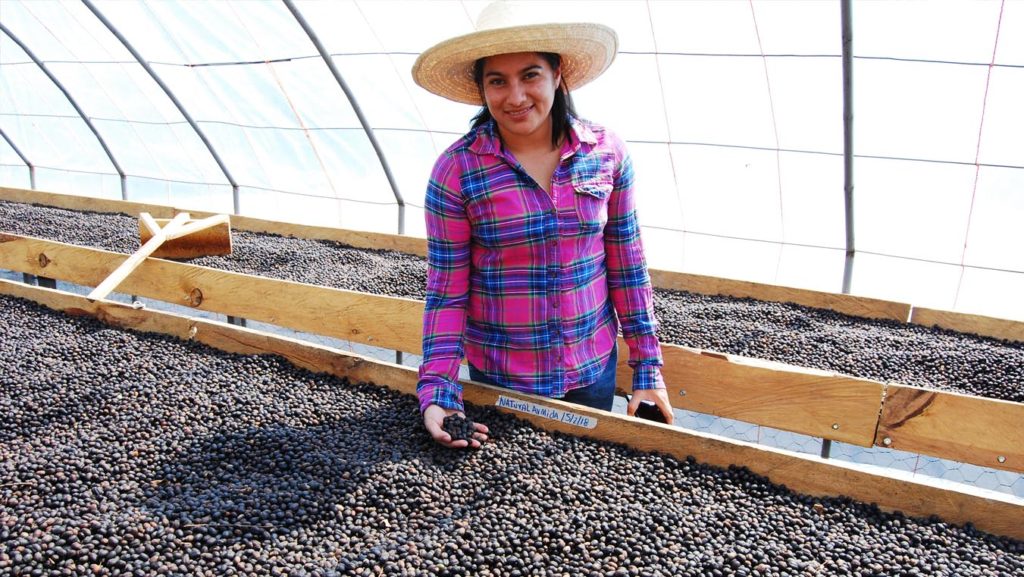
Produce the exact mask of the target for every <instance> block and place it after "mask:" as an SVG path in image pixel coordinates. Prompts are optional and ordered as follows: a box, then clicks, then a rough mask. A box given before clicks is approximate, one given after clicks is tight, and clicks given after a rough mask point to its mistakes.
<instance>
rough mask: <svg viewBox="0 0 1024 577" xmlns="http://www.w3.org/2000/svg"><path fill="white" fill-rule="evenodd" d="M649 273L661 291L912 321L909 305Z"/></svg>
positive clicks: (774, 286)
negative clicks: (779, 303) (754, 300)
mask: <svg viewBox="0 0 1024 577" xmlns="http://www.w3.org/2000/svg"><path fill="white" fill-rule="evenodd" d="M650 273H651V282H652V283H653V284H654V286H656V287H659V288H665V289H673V290H680V291H688V292H693V293H698V294H705V295H725V296H730V297H737V298H753V299H757V300H762V301H769V302H783V303H793V304H798V305H802V306H806V307H814V308H819V309H828V310H833V311H836V312H838V313H843V314H847V315H852V316H857V317H864V318H869V319H886V320H894V321H899V322H907V319H908V318H910V309H911V305H910V304H907V303H899V302H893V301H885V300H881V299H873V298H869V297H859V296H853V295H844V294H840V293H829V292H822V291H814V290H808V289H799V288H793V287H785V286H778V285H770V284H762V283H756V282H750V281H742V280H733V279H725V278H718V277H711V276H702V275H697V274H687V273H679V272H671V271H664V270H657V269H652V270H651V271H650Z"/></svg>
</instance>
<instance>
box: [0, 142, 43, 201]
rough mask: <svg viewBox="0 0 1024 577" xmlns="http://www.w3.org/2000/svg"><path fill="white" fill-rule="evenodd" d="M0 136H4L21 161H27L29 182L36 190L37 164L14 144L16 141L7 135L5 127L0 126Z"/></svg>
mask: <svg viewBox="0 0 1024 577" xmlns="http://www.w3.org/2000/svg"><path fill="white" fill-rule="evenodd" d="M0 136H2V137H4V141H5V142H7V144H8V145H9V146H10V147H11V149H12V150H14V153H15V154H17V155H18V158H20V159H21V161H22V162H24V163H25V166H27V167H28V180H29V184H30V185H31V187H32V190H35V189H36V167H35V165H34V164H32V162H30V161H29V159H28V157H27V156H25V155H24V154H23V153H22V152H21V149H19V148H18V145H17V144H14V141H13V140H11V137H10V136H7V133H6V132H4V129H3V128H0Z"/></svg>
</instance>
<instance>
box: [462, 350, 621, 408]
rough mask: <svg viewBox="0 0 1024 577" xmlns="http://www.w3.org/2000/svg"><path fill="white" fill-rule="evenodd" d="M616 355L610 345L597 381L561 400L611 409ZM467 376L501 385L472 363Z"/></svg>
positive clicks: (613, 397) (613, 399) (613, 396)
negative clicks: (605, 361)
mask: <svg viewBox="0 0 1024 577" xmlns="http://www.w3.org/2000/svg"><path fill="white" fill-rule="evenodd" d="M617 357H618V351H617V350H616V348H615V347H612V354H611V356H609V357H608V365H607V366H606V367H605V368H604V371H603V372H602V373H601V376H600V377H598V378H597V381H596V382H595V383H593V384H591V385H587V386H585V387H580V388H578V389H573V390H571V391H569V392H567V393H565V396H564V397H562V399H561V400H563V401H566V402H569V403H576V404H577V405H584V406H587V407H592V408H594V409H601V410H602V411H610V410H612V405H613V404H615V366H616V364H618V359H617ZM469 378H470V379H471V380H474V381H476V382H478V383H484V384H485V385H495V386H501V385H498V383H496V382H494V380H493V379H490V378H488V377H487V375H485V374H483V373H481V372H480V371H479V370H477V368H476V367H474V366H473V365H469Z"/></svg>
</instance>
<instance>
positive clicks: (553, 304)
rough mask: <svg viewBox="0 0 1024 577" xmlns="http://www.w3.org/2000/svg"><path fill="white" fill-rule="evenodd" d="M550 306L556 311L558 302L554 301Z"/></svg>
mask: <svg viewBox="0 0 1024 577" xmlns="http://www.w3.org/2000/svg"><path fill="white" fill-rule="evenodd" d="M551 306H553V307H555V308H556V309H557V308H558V301H557V300H556V301H555V302H553V303H551Z"/></svg>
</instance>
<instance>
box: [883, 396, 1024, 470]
mask: <svg viewBox="0 0 1024 577" xmlns="http://www.w3.org/2000/svg"><path fill="white" fill-rule="evenodd" d="M1022 425H1024V404H1022V403H1012V402H1009V401H1000V400H995V399H985V398H981V397H972V396H968V395H960V394H957V393H947V392H943V391H936V390H932V389H922V388H919V387H911V386H907V385H889V387H888V388H887V389H886V396H885V405H884V406H883V407H882V416H881V418H880V420H879V423H878V435H877V437H876V438H875V444H876V445H878V446H880V447H889V448H890V449H897V450H900V451H910V452H912V453H919V454H922V455H930V456H932V457H939V458H942V459H950V460H952V461H957V462H960V463H972V464H975V465H981V466H983V467H991V468H993V469H1003V470H1006V471H1014V472H1016V473H1024V426H1022Z"/></svg>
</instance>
